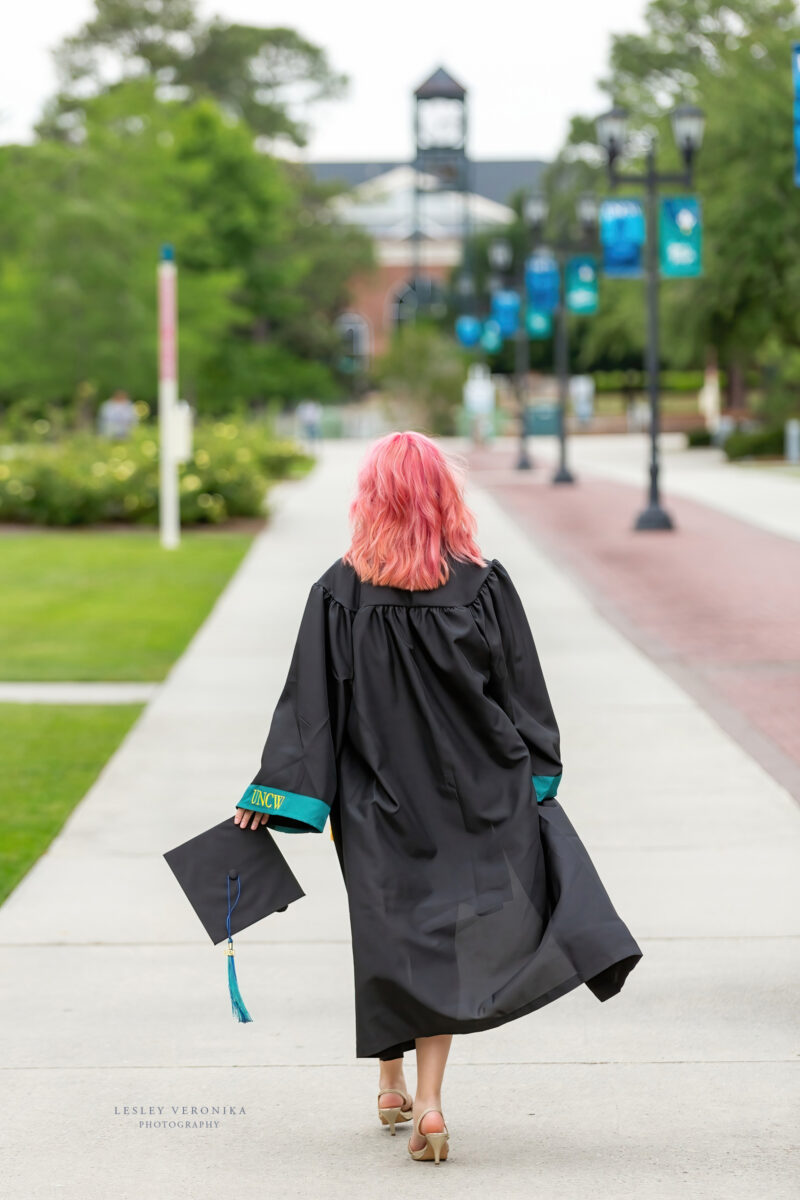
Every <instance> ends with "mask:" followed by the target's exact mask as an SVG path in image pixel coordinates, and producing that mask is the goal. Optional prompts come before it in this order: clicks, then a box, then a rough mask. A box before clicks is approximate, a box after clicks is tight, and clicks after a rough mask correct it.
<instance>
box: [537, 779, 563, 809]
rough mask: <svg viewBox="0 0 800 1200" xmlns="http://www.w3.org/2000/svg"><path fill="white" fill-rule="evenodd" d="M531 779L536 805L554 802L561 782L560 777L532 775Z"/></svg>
mask: <svg viewBox="0 0 800 1200" xmlns="http://www.w3.org/2000/svg"><path fill="white" fill-rule="evenodd" d="M531 779H532V780H533V789H534V791H535V792H536V801H537V803H538V804H541V802H542V800H555V796H556V792H557V791H558V785H559V783H560V782H561V776H560V775H532V776H531Z"/></svg>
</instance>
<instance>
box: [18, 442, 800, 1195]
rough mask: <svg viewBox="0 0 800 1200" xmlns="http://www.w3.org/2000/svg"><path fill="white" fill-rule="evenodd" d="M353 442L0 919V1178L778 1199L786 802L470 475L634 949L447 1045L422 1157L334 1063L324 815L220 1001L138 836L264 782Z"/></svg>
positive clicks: (186, 922) (345, 1190)
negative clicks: (272, 727)
mask: <svg viewBox="0 0 800 1200" xmlns="http://www.w3.org/2000/svg"><path fill="white" fill-rule="evenodd" d="M362 450H363V447H361V446H352V445H348V444H341V445H331V446H328V447H326V449H325V452H324V455H323V459H322V461H321V463H320V465H319V467H318V469H317V470H316V471H315V472H314V473H313V475H312V476H311V477H310V478H309V479H308V480H306V481H304V482H303V483H301V484H298V485H296V486H295V487H293V488H292V489H291V490H289V491H286V492H285V493H284V495H283V500H282V507H281V508H280V509H279V511H278V512H277V514H276V516H275V519H274V521H273V522H272V523H271V525H270V527H269V528H268V529H267V530H266V531H265V532H264V533H263V535H261V536H260V537H259V538H258V539H257V541H256V542H255V544H254V546H253V547H252V549H251V551H250V552H249V554H248V556H247V558H246V559H245V561H244V563H243V565H242V567H241V569H240V570H239V572H238V574H237V575H236V577H235V578H234V580H233V581H232V582H231V584H230V585H229V587H228V589H227V591H226V592H225V594H224V595H223V596H222V598H221V599H220V601H219V602H218V604H217V606H216V607H215V609H214V611H213V613H212V614H211V616H210V618H209V620H208V621H207V623H206V625H205V626H204V628H203V629H202V630H201V631H200V633H199V634H198V635H197V637H196V638H195V639H194V641H193V643H192V645H191V646H190V648H189V650H188V651H187V653H186V654H185V656H184V657H183V659H182V660H181V661H180V662H179V663H178V664H177V666H176V667H175V668H174V669H173V671H172V672H171V674H170V675H169V677H168V678H167V680H166V682H165V683H164V684H163V685H162V687H161V688H160V689H159V691H158V693H157V695H156V696H155V698H154V699H153V701H152V702H151V704H150V705H149V707H148V708H147V709H146V711H145V712H144V713H143V715H142V716H141V717H140V719H139V720H138V722H137V723H136V725H135V726H134V728H133V729H132V731H131V732H130V733H129V735H128V737H127V738H126V739H125V741H124V743H123V744H122V746H121V747H120V749H119V750H118V752H117V754H116V755H115V756H114V758H113V759H112V760H111V762H110V763H109V764H108V766H107V767H106V769H105V770H104V771H103V773H102V775H101V776H100V778H99V779H98V781H97V783H96V784H95V786H94V787H93V788H92V789H91V791H90V792H89V794H88V795H87V797H86V799H85V800H84V801H83V803H82V804H81V805H80V806H79V808H78V809H77V810H76V811H75V813H74V814H73V816H72V817H71V819H70V820H69V821H68V822H67V825H66V826H65V828H64V830H63V832H62V834H61V836H60V837H59V838H58V839H57V840H56V842H55V843H54V844H53V846H52V848H51V850H50V851H49V852H48V853H47V854H45V855H44V856H43V858H42V859H41V860H40V861H39V863H38V864H37V865H36V866H35V867H34V868H33V870H32V871H31V872H30V874H29V875H28V877H27V878H26V879H25V880H24V881H23V883H22V884H21V885H20V886H19V887H18V888H17V890H16V891H15V892H14V893H13V894H12V896H11V897H10V899H9V900H8V902H7V903H6V904H5V906H4V907H3V908H2V909H1V910H0V943H1V944H0V959H1V960H2V963H1V967H2V969H1V970H0V1022H1V1026H0V1027H2V1029H3V1032H4V1045H3V1051H2V1056H1V1059H0V1061H1V1062H2V1081H3V1084H4V1087H3V1096H4V1100H5V1103H4V1113H3V1122H2V1128H1V1130H0V1138H2V1140H3V1143H4V1145H3V1149H2V1154H3V1161H4V1164H5V1169H4V1180H3V1189H2V1191H3V1196H4V1198H6V1200H39V1198H42V1200H44V1198H47V1200H51V1198H52V1197H55V1196H64V1197H67V1198H68V1200H78V1198H80V1200H128V1198H130V1200H150V1198H151V1197H153V1198H155V1197H158V1198H159V1200H185V1198H186V1197H191V1200H220V1197H223V1196H229V1195H235V1196H236V1197H237V1198H238V1200H265V1198H268V1197H272V1196H283V1195H287V1194H291V1195H293V1196H297V1197H303V1198H305V1197H307V1198H309V1200H312V1198H313V1200H327V1198H329V1197H330V1198H333V1200H336V1198H338V1197H348V1198H352V1197H363V1198H364V1200H374V1198H375V1197H376V1196H382V1195H389V1194H391V1195H394V1194H398V1195H400V1194H401V1195H403V1196H408V1197H417V1196H418V1197H424V1198H425V1200H427V1198H428V1197H430V1195H431V1194H432V1193H431V1188H432V1187H433V1186H434V1184H435V1191H436V1194H437V1196H440V1197H443V1198H444V1200H455V1198H458V1200H461V1198H463V1197H470V1196H473V1195H475V1196H482V1197H487V1196H488V1197H492V1198H494V1197H503V1198H506V1197H508V1198H517V1197H520V1198H522V1197H524V1198H525V1200H529V1197H530V1196H531V1195H532V1194H533V1195H537V1194H541V1195H543V1196H547V1197H548V1198H549V1200H576V1197H585V1196H590V1195H599V1196H601V1197H603V1200H633V1198H634V1197H635V1198H636V1200H651V1198H659V1200H674V1198H675V1197H678V1196H686V1197H691V1198H692V1200H695V1198H698V1197H703V1198H706V1197H707V1198H709V1200H720V1198H722V1197H724V1198H725V1200H736V1198H739V1197H742V1198H744V1197H747V1200H752V1198H753V1197H754V1196H757V1197H764V1198H765V1200H767V1198H769V1200H784V1198H788V1197H790V1196H791V1197H794V1196H795V1194H796V1179H797V1176H796V1162H795V1161H794V1160H793V1157H792V1153H793V1145H794V1143H795V1133H796V1127H797V1121H796V1114H797V1105H798V1100H799V1099H800V1096H799V1095H798V1091H799V1090H800V1089H799V1088H798V1062H797V1054H798V1047H797V1040H796V996H797V990H796V987H797V975H798V954H797V949H798V938H799V937H800V915H799V914H800V877H799V873H798V870H797V862H798V849H800V816H799V815H798V812H797V809H796V806H795V805H794V804H793V802H792V801H791V799H790V798H789V796H788V795H787V793H786V792H785V791H784V790H783V789H782V788H781V787H779V786H778V785H777V784H776V783H775V782H774V781H773V779H772V778H771V777H770V776H769V775H768V774H767V773H766V772H765V771H764V770H763V769H762V768H761V767H760V766H759V765H758V764H757V763H755V762H754V761H753V759H752V758H751V757H749V756H748V755H747V754H746V753H745V752H744V751H743V750H742V749H741V748H740V747H739V746H738V745H737V744H735V742H734V741H732V740H731V739H730V738H729V737H727V736H726V735H725V734H724V733H722V732H721V731H720V729H719V728H718V726H717V725H716V724H715V723H714V722H713V721H712V720H711V719H710V718H709V717H708V716H707V715H706V714H705V713H704V712H703V711H702V710H701V709H700V708H699V707H698V705H697V704H696V703H695V702H694V701H693V700H692V699H691V698H690V697H688V696H687V695H686V693H685V692H684V691H683V690H682V689H681V688H680V687H678V686H677V685H676V684H675V682H674V681H673V680H672V679H670V678H669V677H668V676H666V675H665V674H664V673H663V672H662V671H661V670H659V668H658V667H657V666H655V665H654V664H653V663H652V662H651V661H650V660H649V659H648V658H647V657H646V656H645V655H644V654H643V653H642V652H641V651H640V650H638V649H637V648H636V647H635V646H634V645H632V644H631V643H630V642H629V641H628V640H626V639H625V638H624V637H623V636H622V635H621V633H620V632H618V631H617V630H616V629H615V628H614V627H612V626H611V625H610V624H609V623H608V622H607V621H606V620H604V619H603V618H602V617H601V616H600V615H599V614H598V612H597V611H596V609H595V608H593V606H592V605H591V604H590V603H589V602H587V600H586V598H585V596H584V595H583V594H582V593H581V591H580V590H579V589H578V588H577V587H576V586H575V585H574V584H573V583H572V582H570V580H569V579H568V578H567V576H566V575H565V574H564V573H563V572H562V571H561V570H559V569H557V568H556V567H555V566H554V565H553V563H552V562H551V561H550V560H549V559H548V558H547V557H545V555H544V554H543V553H542V551H541V550H540V549H539V548H537V546H535V545H534V544H532V543H531V542H530V541H529V540H528V538H527V536H526V535H525V534H524V533H523V531H522V530H521V528H520V527H519V526H518V525H517V524H516V523H515V522H513V521H511V520H510V519H509V518H508V517H507V516H506V515H505V514H504V513H503V512H502V510H501V509H500V508H499V506H498V505H497V503H496V502H495V501H494V500H493V499H492V498H491V497H490V496H488V495H487V494H486V493H485V492H476V493H475V494H474V495H473V502H474V505H475V508H476V511H477V512H478V515H479V519H480V526H481V535H482V541H483V544H484V547H485V549H486V550H487V552H488V553H489V554H491V555H492V556H495V557H498V558H500V559H501V561H503V562H505V564H506V565H507V566H508V568H509V570H510V571H511V572H512V574H513V575H514V577H515V579H516V581H517V584H518V586H519V588H520V590H521V592H522V594H523V596H524V597H525V600H526V604H527V607H528V611H529V615H530V618H531V620H532V623H533V626H534V629H535V631H536V636H537V642H538V645H539V649H540V653H541V655H542V658H543V661H544V664H545V670H546V672H547V676H548V682H549V685H550V688H551V692H552V696H553V701H554V704H555V707H556V711H557V713H558V715H559V720H560V724H561V727H562V738H563V748H564V754H565V762H566V766H565V777H564V784H563V797H562V799H563V803H564V805H565V807H566V809H567V810H568V811H569V813H570V816H571V818H572V820H573V821H574V823H575V825H576V827H577V828H578V830H579V832H580V833H581V835H582V836H583V837H584V839H585V841H586V842H587V845H588V846H589V848H590V850H591V852H592V854H593V856H594V858H595V862H596V863H597V866H598V869H599V870H600V872H601V874H602V876H603V878H604V880H605V881H606V884H607V887H608V888H609V891H610V893H611V895H612V897H613V899H614V901H615V903H616V905H617V907H618V909H619V910H620V912H621V913H622V914H623V915H624V917H625V919H626V920H627V922H628V923H629V924H630V926H631V929H632V930H633V931H634V933H635V935H636V937H637V939H638V940H639V941H640V943H641V945H642V948H643V950H644V952H645V958H644V959H643V960H642V963H641V964H640V965H639V967H637V969H636V971H635V972H634V974H633V975H632V976H631V978H630V980H629V982H628V984H626V987H625V989H624V990H623V992H622V993H621V994H620V995H619V996H617V997H615V998H614V999H612V1000H610V1001H609V1002H607V1003H606V1004H603V1005H601V1004H599V1003H598V1002H597V1001H596V1000H595V998H594V997H593V996H592V995H591V993H590V992H589V991H588V989H586V988H581V989H579V990H578V991H575V992H573V993H571V994H570V995H568V996H566V997H564V998H562V999H561V1000H560V1001H558V1002H557V1003H555V1004H552V1005H548V1006H547V1007H546V1008H545V1009H542V1010H541V1011H540V1012H537V1013H534V1014H531V1015H530V1016H529V1017H526V1018H523V1019H522V1020H520V1021H516V1022H512V1023H511V1024H510V1025H507V1026H505V1027H503V1028H501V1029H498V1030H491V1031H488V1032H486V1033H481V1034H473V1035H470V1036H468V1037H462V1038H457V1039H456V1041H455V1045H454V1049H453V1053H452V1062H451V1068H450V1071H449V1074H448V1082H447V1089H446V1109H447V1115H448V1122H449V1125H450V1128H451V1132H452V1137H453V1149H452V1152H451V1156H450V1159H449V1161H448V1162H447V1164H445V1165H443V1166H442V1167H441V1168H438V1169H436V1168H432V1167H430V1166H429V1165H427V1164H424V1165H423V1164H418V1163H414V1162H412V1161H411V1159H410V1158H409V1156H408V1154H407V1153H406V1150H405V1144H404V1143H405V1139H406V1133H405V1131H404V1132H403V1133H402V1134H398V1136H397V1137H396V1138H394V1139H393V1138H390V1137H388V1135H387V1133H386V1131H385V1130H381V1128H380V1127H379V1125H378V1123H377V1118H376V1117H375V1112H374V1108H375V1091H376V1087H377V1085H376V1069H375V1066H374V1064H373V1063H371V1062H365V1061H363V1060H361V1061H356V1060H355V1059H354V1058H353V1053H354V1022H353V1004H352V961H351V958H350V948H349V944H348V935H347V918H346V906H345V895H344V889H343V885H342V881H341V877H340V875H339V870H338V864H337V861H336V856H335V852H334V850H333V845H332V843H331V841H330V839H329V838H328V836H327V834H324V835H322V836H319V837H315V836H313V835H307V836H306V837H302V838H297V837H294V838H288V837H285V838H284V839H283V841H282V843H281V845H282V848H283V849H284V852H285V853H286V855H287V857H288V858H289V859H290V861H291V862H292V864H293V866H294V868H295V870H296V871H297V874H298V875H299V877H300V879H301V882H302V883H303V885H304V887H305V889H306V892H307V895H306V897H305V898H304V899H303V900H301V901H300V902H299V903H298V904H296V905H293V906H292V907H291V908H290V910H289V911H288V912H287V913H285V914H280V915H279V916H276V917H275V918H273V919H272V920H271V921H268V922H264V923H263V924H262V925H260V926H258V927H256V928H254V929H252V930H250V931H249V932H246V933H245V934H242V935H241V936H240V937H239V939H238V947H239V953H238V962H239V974H240V980H241V984H242V991H243V994H244V996H245V998H246V1000H247V1003H248V1005H249V1006H250V1007H251V1010H252V1012H253V1014H254V1016H255V1021H254V1022H253V1024H251V1025H246V1026H241V1025H237V1024H236V1023H235V1022H234V1021H233V1020H232V1018H231V1015H230V1009H229V1005H228V1001H227V993H226V987H225V962H224V948H223V947H217V948H212V947H211V946H210V944H209V943H208V942H207V941H206V940H205V935H204V934H203V932H202V930H201V929H200V927H199V926H198V925H197V924H196V922H195V919H194V917H193V915H192V914H191V912H190V911H189V910H188V907H187V905H186V904H185V902H184V900H183V898H182V896H181V895H180V893H179V892H178V889H177V888H176V886H175V884H174V882H173V880H172V877H171V875H170V873H169V871H168V869H167V868H166V866H165V864H164V863H163V861H162V860H161V857H160V855H161V853H162V851H163V850H164V849H166V848H167V847H170V846H173V845H175V844H176V843H177V842H178V841H181V840H183V839H184V838H186V837H188V836H190V835H192V834H193V833H195V832H196V831H198V830H200V829H203V828H205V827H207V826H208V825H210V824H212V823H213V822H214V821H217V820H219V819H221V818H222V817H224V815H225V814H226V813H228V812H230V811H232V806H233V804H234V803H235V800H236V798H238V796H239V794H240V792H241V789H242V787H243V785H244V783H246V781H247V780H248V779H250V778H251V777H252V775H253V773H254V768H255V766H256V765H257V761H258V756H259V754H260V750H261V746H262V743H263V738H264V734H265V732H266V724H267V721H268V718H269V715H270V713H271V710H272V707H273V705H274V703H275V700H276V698H277V695H278V691H279V688H280V686H281V684H282V682H283V679H284V676H285V672H286V668H287V665H288V659H289V655H290V652H291V645H292V643H293V640H294V636H295V633H296V628H297V623H298V619H299V612H300V609H301V605H302V603H303V602H304V600H305V597H306V594H307V591H308V587H309V583H310V581H311V580H313V579H314V578H316V577H317V576H318V575H319V574H320V573H321V571H322V570H323V569H324V568H325V567H327V566H328V565H329V563H330V562H331V561H333V559H334V558H335V557H336V556H337V555H338V554H339V553H340V552H341V550H342V549H343V547H344V545H345V539H346V525H345V521H346V503H347V500H348V499H349V496H350V493H351V490H352V484H353V476H354V469H355V465H356V462H357V460H358V458H359V457H360V455H361V453H362ZM276 836H277V835H276ZM412 1057H413V1056H412ZM409 1074H410V1076H411V1078H410V1079H409V1082H411V1080H412V1079H413V1068H412V1069H411V1070H410V1071H409ZM158 1105H161V1106H172V1105H175V1106H178V1107H179V1108H180V1107H182V1106H187V1107H188V1108H191V1106H193V1105H194V1106H196V1107H201V1106H204V1105H217V1106H224V1105H228V1106H233V1107H239V1106H244V1108H245V1109H246V1113H245V1114H244V1115H241V1114H240V1115H232V1114H220V1115H212V1114H207V1115H205V1116H204V1115H203V1114H200V1113H198V1114H197V1115H196V1117H194V1118H193V1117H192V1114H191V1113H189V1114H187V1117H188V1120H190V1121H191V1120H192V1119H212V1120H219V1121H220V1125H219V1127H217V1128H213V1129H204V1130H198V1129H187V1128H178V1127H175V1128H158V1127H154V1126H151V1127H144V1128H142V1127H140V1120H141V1119H144V1120H151V1121H152V1120H158V1119H159V1116H158V1114H157V1113H156V1114H153V1115H150V1116H147V1117H144V1118H141V1117H140V1116H139V1115H138V1114H134V1113H132V1112H130V1111H127V1112H126V1111H125V1106H128V1109H130V1108H132V1107H133V1106H144V1107H150V1106H158ZM164 1116H165V1117H166V1118H167V1119H175V1120H178V1119H183V1120H185V1119H187V1117H184V1116H183V1115H182V1114H179V1115H177V1116H175V1117H172V1114H171V1112H170V1111H169V1110H168V1109H167V1110H166V1111H165V1114H164ZM162 1119H163V1118H162ZM431 1170H434V1171H436V1172H437V1173H436V1175H435V1176H432V1175H431V1174H430V1171H431Z"/></svg>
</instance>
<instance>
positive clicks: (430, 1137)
mask: <svg viewBox="0 0 800 1200" xmlns="http://www.w3.org/2000/svg"><path fill="white" fill-rule="evenodd" d="M430 1112H438V1114H439V1116H440V1117H441V1118H442V1124H443V1125H444V1129H443V1130H440V1131H437V1132H436V1133H423V1132H422V1130H421V1129H420V1125H421V1124H422V1118H423V1117H424V1116H426V1115H427V1114H428V1113H430ZM414 1129H415V1130H416V1132H417V1133H418V1134H419V1136H420V1137H424V1138H425V1145H424V1146H421V1147H420V1149H419V1150H412V1149H411V1142H409V1143H408V1153H409V1154H410V1155H411V1157H412V1158H415V1159H416V1160H417V1162H430V1160H431V1159H433V1161H434V1162H435V1163H436V1165H437V1166H438V1165H439V1163H440V1162H444V1161H445V1159H446V1158H447V1151H448V1147H449V1138H450V1134H449V1132H448V1129H447V1125H446V1124H445V1120H444V1113H443V1112H442V1110H441V1109H440V1108H426V1109H425V1112H424V1113H420V1115H419V1117H418V1118H417V1120H416V1121H415V1122H414Z"/></svg>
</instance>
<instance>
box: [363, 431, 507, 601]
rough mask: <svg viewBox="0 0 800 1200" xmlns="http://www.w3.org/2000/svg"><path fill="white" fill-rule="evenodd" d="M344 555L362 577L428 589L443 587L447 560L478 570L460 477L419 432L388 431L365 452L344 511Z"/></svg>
mask: <svg viewBox="0 0 800 1200" xmlns="http://www.w3.org/2000/svg"><path fill="white" fill-rule="evenodd" d="M350 524H351V526H352V540H351V543H350V547H349V549H348V550H347V551H346V553H345V554H343V555H342V559H343V561H344V562H346V563H349V564H350V565H351V566H352V567H353V568H354V570H355V572H356V574H357V575H358V576H359V578H360V579H362V580H364V581H366V582H368V583H373V584H377V585H378V586H381V587H397V588H406V589H408V590H409V591H415V592H419V591H427V590H428V589H430V588H435V587H439V585H440V584H443V583H446V582H447V579H448V577H449V575H450V567H449V565H448V561H447V560H448V557H451V558H454V559H458V560H460V561H462V562H474V563H478V564H479V565H481V566H483V565H484V563H485V560H484V558H483V556H482V554H481V552H480V549H479V547H478V545H477V543H476V541H475V533H476V521H475V517H474V516H473V514H472V513H471V512H470V510H469V509H468V508H467V506H466V504H465V503H464V488H463V471H462V469H461V468H460V466H457V465H456V464H455V463H453V462H450V461H448V459H447V458H445V456H444V454H443V453H442V452H441V450H440V449H439V447H438V446H437V445H436V443H435V442H433V441H432V440H431V439H430V438H429V437H425V435H424V434H422V433H414V432H406V433H390V434H388V435H387V436H386V437H383V438H380V440H379V441H377V442H376V443H375V444H374V446H372V448H371V449H370V451H369V453H368V454H367V456H366V458H365V459H364V462H363V463H362V465H361V469H360V471H359V473H358V486H357V489H356V494H355V497H354V499H353V502H352V504H351V505H350Z"/></svg>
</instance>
